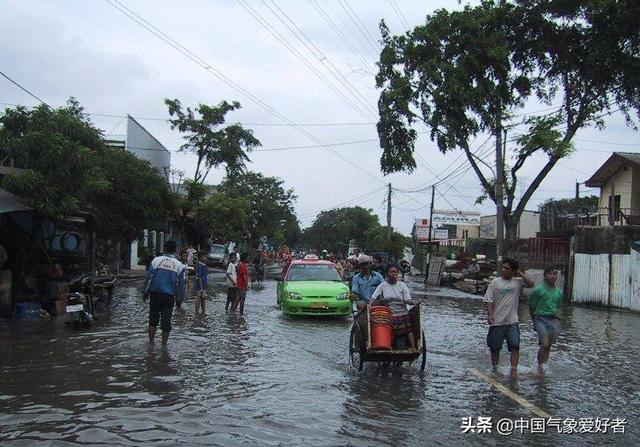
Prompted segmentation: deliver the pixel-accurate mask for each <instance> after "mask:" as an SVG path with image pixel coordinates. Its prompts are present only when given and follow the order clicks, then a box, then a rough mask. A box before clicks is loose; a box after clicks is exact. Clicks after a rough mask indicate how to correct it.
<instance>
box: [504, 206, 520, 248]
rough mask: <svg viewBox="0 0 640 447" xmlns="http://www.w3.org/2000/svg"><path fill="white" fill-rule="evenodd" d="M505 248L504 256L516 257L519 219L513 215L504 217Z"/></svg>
mask: <svg viewBox="0 0 640 447" xmlns="http://www.w3.org/2000/svg"><path fill="white" fill-rule="evenodd" d="M504 229H505V232H504V233H505V235H504V250H503V256H506V257H510V258H512V257H514V256H515V254H516V241H517V239H518V219H515V218H514V216H513V215H509V217H507V216H506V215H505V219H504Z"/></svg>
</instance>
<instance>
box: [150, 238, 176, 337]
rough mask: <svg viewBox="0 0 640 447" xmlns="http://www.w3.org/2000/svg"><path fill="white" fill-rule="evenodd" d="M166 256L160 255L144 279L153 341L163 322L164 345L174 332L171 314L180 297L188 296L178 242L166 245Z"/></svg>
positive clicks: (152, 262)
mask: <svg viewBox="0 0 640 447" xmlns="http://www.w3.org/2000/svg"><path fill="white" fill-rule="evenodd" d="M164 251H165V253H167V254H165V255H161V256H157V257H155V258H154V259H153V261H151V266H150V267H149V271H148V272H147V275H146V277H145V280H144V288H143V290H144V297H145V299H147V298H150V299H149V343H151V344H153V341H154V338H155V336H156V328H157V327H158V323H160V328H161V329H162V345H163V346H166V345H167V342H168V341H169V332H171V315H172V314H173V305H174V302H175V300H176V299H178V300H179V301H182V300H183V299H184V297H185V294H186V290H185V286H186V283H185V271H184V269H185V268H186V267H185V265H184V264H183V263H182V262H180V260H179V259H178V258H176V255H175V252H176V243H175V242H174V241H167V242H166V243H165V244H164Z"/></svg>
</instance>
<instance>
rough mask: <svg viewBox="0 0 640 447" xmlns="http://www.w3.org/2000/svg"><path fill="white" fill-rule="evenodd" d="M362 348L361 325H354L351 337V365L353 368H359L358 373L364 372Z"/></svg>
mask: <svg viewBox="0 0 640 447" xmlns="http://www.w3.org/2000/svg"><path fill="white" fill-rule="evenodd" d="M362 351H363V349H362V346H361V343H360V325H359V324H358V323H356V324H354V325H353V327H352V328H351V335H350V336H349V363H350V364H351V366H352V367H353V368H356V367H357V368H358V371H362V366H363V363H364V358H363V357H364V356H363V355H362Z"/></svg>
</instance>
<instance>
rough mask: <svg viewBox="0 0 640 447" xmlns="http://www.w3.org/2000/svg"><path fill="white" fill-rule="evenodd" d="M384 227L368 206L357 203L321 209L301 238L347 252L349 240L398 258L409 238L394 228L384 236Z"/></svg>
mask: <svg viewBox="0 0 640 447" xmlns="http://www.w3.org/2000/svg"><path fill="white" fill-rule="evenodd" d="M387 236H388V233H387V228H386V227H384V226H382V225H380V221H379V219H378V216H377V215H375V214H374V213H373V211H372V210H371V209H365V208H361V207H359V206H355V207H346V208H336V209H332V210H328V211H322V212H320V214H318V216H317V217H316V219H315V221H314V222H313V224H312V225H311V226H310V227H309V228H307V229H306V230H305V231H304V233H303V237H302V239H303V242H304V243H305V244H307V245H310V246H312V247H314V248H316V249H317V250H328V251H330V252H333V253H337V254H346V253H347V249H348V247H349V241H350V240H352V239H353V240H355V241H356V244H357V246H358V247H359V248H360V249H361V250H364V251H365V252H367V251H386V252H389V253H391V254H392V255H393V256H394V257H396V258H399V257H400V256H401V255H402V250H403V249H404V247H406V246H407V245H411V243H410V241H408V239H407V238H406V237H404V236H403V235H401V234H400V233H397V232H393V233H392V235H391V238H390V239H388V238H387Z"/></svg>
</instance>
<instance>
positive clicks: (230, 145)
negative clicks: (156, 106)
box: [164, 99, 261, 184]
mask: <svg viewBox="0 0 640 447" xmlns="http://www.w3.org/2000/svg"><path fill="white" fill-rule="evenodd" d="M164 102H165V104H166V105H167V106H168V108H169V115H171V116H172V117H174V118H172V119H170V120H169V122H170V123H171V128H172V129H178V131H179V132H180V133H182V134H184V139H185V143H184V144H183V145H182V146H181V148H180V150H182V151H184V152H191V153H194V154H195V155H196V157H197V163H196V171H195V174H194V176H193V180H194V182H196V183H200V184H202V183H204V181H205V180H206V178H207V176H208V175H209V172H210V171H211V169H212V168H217V167H218V166H222V165H224V167H225V168H226V170H227V174H229V175H237V174H239V173H241V172H243V171H244V170H245V163H246V162H247V161H249V157H248V156H247V154H246V152H245V151H250V150H252V149H253V148H254V147H256V146H260V145H261V143H260V141H259V140H258V139H257V138H255V137H254V136H253V131H252V130H249V129H245V128H244V127H242V125H240V124H238V123H236V124H231V125H228V126H225V127H221V126H222V125H223V124H224V123H225V116H226V114H227V113H228V112H231V111H233V110H237V109H239V108H240V103H239V102H237V101H234V102H231V103H229V102H227V101H222V102H220V104H218V105H217V106H209V105H206V104H200V105H199V106H198V107H196V108H195V109H191V108H190V107H187V108H186V110H184V111H183V109H182V104H181V103H180V101H179V100H178V99H173V100H171V99H165V101H164ZM196 114H197V115H199V116H196Z"/></svg>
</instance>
